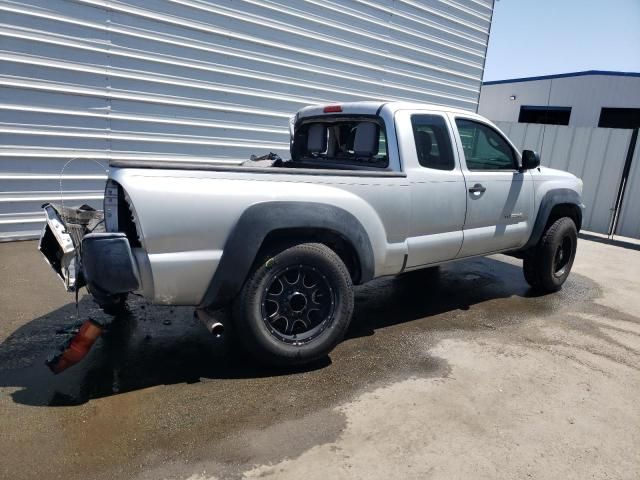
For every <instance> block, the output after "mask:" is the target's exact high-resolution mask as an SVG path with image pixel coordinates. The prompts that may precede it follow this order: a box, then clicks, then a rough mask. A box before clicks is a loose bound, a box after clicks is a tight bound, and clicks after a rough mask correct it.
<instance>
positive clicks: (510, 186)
mask: <svg viewBox="0 0 640 480" xmlns="http://www.w3.org/2000/svg"><path fill="white" fill-rule="evenodd" d="M450 119H451V121H452V124H453V125H455V126H456V128H457V132H456V133H455V137H456V143H457V145H458V153H459V154H460V157H461V163H462V173H463V175H464V178H465V182H466V192H465V193H466V201H467V215H466V219H465V222H464V241H463V244H462V249H461V250H460V253H459V254H458V257H468V256H472V255H480V254H485V253H491V252H496V251H504V250H509V249H515V248H518V247H521V246H522V245H524V244H525V243H526V241H527V239H528V238H529V234H530V232H531V226H532V221H533V220H534V219H533V218H532V216H533V209H534V202H533V180H532V177H531V174H530V173H529V172H528V171H520V169H519V157H518V155H517V154H516V151H515V149H514V148H513V146H512V145H511V144H510V143H509V141H508V140H506V138H505V137H504V136H503V135H502V134H501V133H500V132H499V131H498V130H496V129H495V128H494V127H493V126H491V125H490V124H488V123H485V122H483V121H482V120H479V119H478V118H477V117H466V116H464V115H458V114H450Z"/></svg>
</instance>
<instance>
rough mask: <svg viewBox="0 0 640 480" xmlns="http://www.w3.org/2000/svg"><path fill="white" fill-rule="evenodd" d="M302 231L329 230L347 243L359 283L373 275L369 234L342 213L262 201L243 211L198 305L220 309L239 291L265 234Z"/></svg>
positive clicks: (323, 207) (311, 204)
mask: <svg viewBox="0 0 640 480" xmlns="http://www.w3.org/2000/svg"><path fill="white" fill-rule="evenodd" d="M291 228H306V229H309V228H310V229H318V230H324V231H332V232H335V233H337V234H339V235H340V236H341V237H343V238H344V239H345V240H346V241H348V242H349V243H350V244H351V247H352V248H353V250H354V251H355V253H356V255H357V257H358V262H359V265H360V283H364V282H367V281H369V280H371V279H372V278H373V276H374V265H375V264H374V254H373V248H372V246H371V242H370V240H369V235H368V234H367V232H366V230H365V229H364V227H363V226H362V224H361V223H360V221H359V220H358V219H357V218H356V217H355V216H354V215H353V214H351V213H349V212H347V211H346V210H344V209H342V208H340V207H336V206H333V205H327V204H323V203H315V202H288V201H284V202H279V201H277V202H263V203H257V204H255V205H252V206H250V207H249V208H247V209H246V210H245V211H244V213H243V214H242V215H241V216H240V219H239V220H238V222H237V223H236V225H235V227H234V228H233V230H232V231H231V233H230V234H229V237H228V238H227V240H226V242H225V246H224V250H223V252H222V257H221V258H220V262H219V264H218V268H217V269H216V272H215V273H214V275H213V278H212V280H211V283H210V284H209V287H208V288H207V291H206V292H205V294H204V297H203V299H202V301H201V302H200V303H201V306H203V307H211V306H221V305H224V304H226V303H228V302H229V301H231V300H232V299H233V298H235V297H236V295H237V294H238V293H239V292H240V289H241V288H242V285H243V284H244V281H245V279H246V278H247V276H248V274H249V272H250V270H251V267H252V265H253V263H254V261H255V259H256V256H257V255H258V252H259V251H260V248H261V247H262V244H263V242H264V240H265V238H266V237H267V235H269V233H271V232H274V231H276V230H283V229H291Z"/></svg>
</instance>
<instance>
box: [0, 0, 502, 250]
mask: <svg viewBox="0 0 640 480" xmlns="http://www.w3.org/2000/svg"><path fill="white" fill-rule="evenodd" d="M492 11H493V0H208V1H207V0H120V1H118V0H55V1H53V0H0V57H1V58H0V65H1V69H0V135H1V141H0V186H1V188H0V239H12V238H20V237H22V238H24V237H31V236H34V235H37V234H38V233H39V230H40V228H41V219H42V214H41V212H40V205H41V204H42V203H43V202H46V201H59V199H60V185H61V183H62V189H63V190H64V195H63V198H64V201H65V203H70V204H81V203H85V202H89V203H93V204H94V205H96V206H99V205H100V203H101V202H100V200H101V198H102V188H103V185H104V181H103V179H104V167H103V166H104V165H107V163H108V161H109V159H113V158H145V159H147V158H152V159H160V160H161V159H172V160H175V159H184V160H191V161H194V160H195V161H197V160H201V159H215V160H219V161H221V162H239V161H241V160H244V159H246V158H248V157H249V155H250V154H252V153H266V152H268V151H275V152H278V153H280V154H282V155H286V154H287V149H288V130H287V122H288V117H289V116H290V115H291V114H292V113H293V112H295V111H296V110H297V109H299V108H300V107H302V106H305V105H308V104H313V103H320V102H333V101H347V100H363V99H388V100H392V99H394V100H395V99H405V100H414V101H423V102H431V103H436V104H443V105H450V106H456V107H462V108H465V109H468V110H472V111H475V110H476V109H477V102H478V97H479V90H480V83H481V79H482V74H483V68H484V59H485V54H486V47H487V42H488V35H489V26H490V23H491V15H492ZM71 159H78V160H75V161H73V162H71V163H70V164H68V165H67V167H66V168H65V171H64V175H63V176H62V182H61V181H60V172H61V170H62V168H63V166H64V165H65V164H67V163H68V162H69V160H71Z"/></svg>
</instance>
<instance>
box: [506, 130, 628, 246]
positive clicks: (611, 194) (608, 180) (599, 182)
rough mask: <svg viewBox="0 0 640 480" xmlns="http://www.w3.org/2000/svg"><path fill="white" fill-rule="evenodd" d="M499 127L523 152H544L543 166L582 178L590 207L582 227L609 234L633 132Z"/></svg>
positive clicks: (542, 154) (586, 202)
mask: <svg viewBox="0 0 640 480" xmlns="http://www.w3.org/2000/svg"><path fill="white" fill-rule="evenodd" d="M496 125H498V127H500V129H501V130H502V131H503V132H504V133H505V134H506V135H507V136H508V137H509V138H510V139H511V141H512V142H513V143H514V144H515V145H516V147H518V148H519V149H520V150H522V149H524V148H527V149H531V150H536V151H538V152H540V160H541V162H542V164H543V165H545V166H547V167H551V168H558V169H560V170H566V171H568V172H571V173H573V174H574V175H576V176H578V177H579V178H581V179H582V181H583V182H584V191H583V201H584V204H585V205H586V211H585V215H584V218H583V222H582V227H583V228H584V229H585V230H589V231H592V232H598V233H604V234H606V233H608V231H609V226H610V225H611V220H612V215H613V211H614V208H615V202H616V196H617V193H618V186H619V185H620V178H621V177H622V170H623V168H624V163H625V158H626V155H627V149H628V147H629V141H630V139H631V133H632V130H623V129H617V128H590V127H565V126H560V125H541V124H536V123H512V122H496ZM629 198H632V195H630V196H629ZM629 201H631V200H629ZM625 203H626V200H625ZM623 214H624V212H623Z"/></svg>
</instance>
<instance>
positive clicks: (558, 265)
mask: <svg viewBox="0 0 640 480" xmlns="http://www.w3.org/2000/svg"><path fill="white" fill-rule="evenodd" d="M577 242H578V231H577V229H576V224H575V223H574V222H573V220H571V219H570V218H568V217H563V218H560V219H558V220H556V221H555V222H554V223H553V224H552V225H551V226H550V227H549V228H548V229H547V231H546V232H545V233H544V234H543V235H542V238H541V239H540V242H539V243H538V245H536V246H535V247H534V248H533V249H532V251H530V252H528V253H527V254H526V255H525V257H524V262H523V270H524V277H525V279H526V280H527V283H529V285H531V287H532V288H533V289H535V290H538V291H541V292H555V291H558V290H560V288H561V287H562V284H563V283H564V282H565V281H566V279H567V277H568V276H569V272H571V267H572V266H573V260H574V258H575V256H576V247H577Z"/></svg>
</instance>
